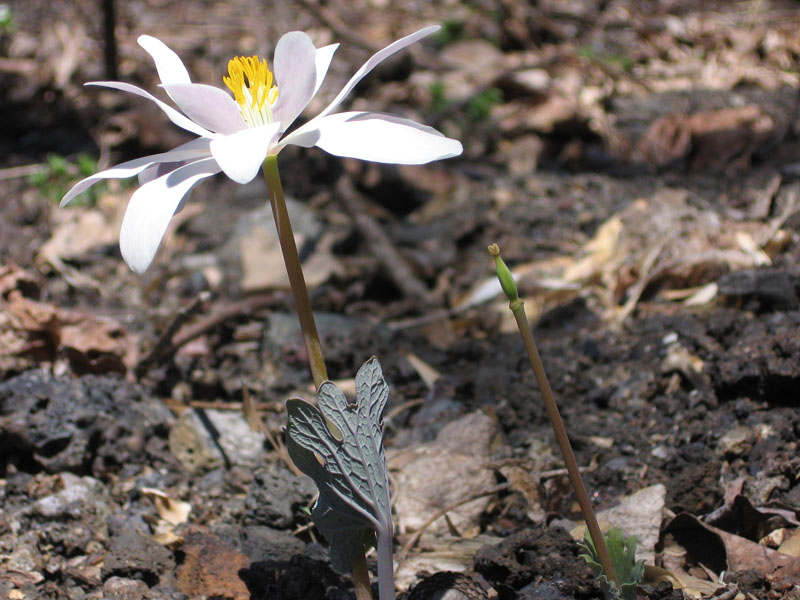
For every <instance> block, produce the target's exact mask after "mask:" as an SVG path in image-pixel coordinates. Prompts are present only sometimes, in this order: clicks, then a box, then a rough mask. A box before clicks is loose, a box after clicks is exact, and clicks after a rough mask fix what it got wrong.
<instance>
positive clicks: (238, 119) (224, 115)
mask: <svg viewBox="0 0 800 600" xmlns="http://www.w3.org/2000/svg"><path fill="white" fill-rule="evenodd" d="M162 87H163V88H164V89H165V90H166V91H167V93H168V94H169V95H170V97H171V98H172V99H173V100H174V101H175V104H177V105H178V107H179V108H180V109H181V110H182V111H183V113H184V114H185V115H186V116H187V117H189V118H190V119H191V120H192V121H194V122H195V123H197V124H198V125H200V126H201V127H205V128H206V129H209V130H211V131H214V132H217V133H224V134H229V133H235V132H237V131H240V130H242V129H244V128H245V127H247V124H246V123H245V122H244V119H243V118H242V114H241V113H240V112H239V106H238V105H237V104H236V102H235V101H234V99H233V98H231V97H230V95H229V94H228V93H227V92H225V91H223V90H221V89H219V88H217V87H214V86H212V85H205V84H202V83H175V84H169V85H164V86H162Z"/></svg>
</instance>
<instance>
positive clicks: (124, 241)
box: [119, 159, 219, 273]
mask: <svg viewBox="0 0 800 600" xmlns="http://www.w3.org/2000/svg"><path fill="white" fill-rule="evenodd" d="M215 173H219V166H218V165H217V163H216V161H215V160H213V159H206V160H200V161H197V162H194V163H192V164H189V165H186V166H185V167H180V168H179V169H176V170H175V171H173V172H172V173H169V174H168V175H164V176H162V177H159V178H158V179H154V180H153V181H151V182H149V183H146V184H145V185H143V186H142V187H140V188H139V189H138V190H136V192H135V193H134V194H133V196H131V200H130V202H129V203H128V208H127V210H126V211H125V217H124V218H123V219H122V229H121V230H120V233H119V247H120V250H121V251H122V258H124V259H125V262H126V263H128V266H130V268H131V269H133V270H134V271H136V272H137V273H143V272H144V271H145V270H146V269H147V267H149V266H150V263H151V262H152V261H153V257H154V256H155V254H156V250H158V246H159V245H160V244H161V239H162V238H163V237H164V233H165V232H166V231H167V226H168V225H169V221H170V219H172V215H174V214H175V210H176V209H177V208H178V206H179V205H180V203H181V200H182V199H183V197H184V196H185V195H186V194H187V193H188V192H189V190H191V189H192V187H193V186H194V185H195V184H197V183H198V182H199V181H200V180H202V179H204V178H206V177H209V176H211V175H214V174H215Z"/></svg>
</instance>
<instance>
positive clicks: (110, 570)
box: [101, 530, 175, 586]
mask: <svg viewBox="0 0 800 600" xmlns="http://www.w3.org/2000/svg"><path fill="white" fill-rule="evenodd" d="M174 568H175V559H174V558H173V556H172V552H170V551H169V550H167V549H166V548H164V546H162V545H161V544H159V543H158V542H156V541H155V540H153V539H151V538H149V537H147V536H144V535H142V534H141V533H139V532H138V531H135V530H127V531H123V532H122V533H121V534H120V535H119V536H116V537H113V538H111V549H110V551H109V553H108V554H107V555H106V559H105V561H104V563H103V569H102V571H101V574H102V577H103V579H106V578H108V577H111V576H114V575H116V576H118V577H131V578H136V579H140V580H142V581H144V582H145V583H146V584H148V585H151V586H152V585H155V584H156V583H159V582H162V579H164V578H165V577H167V578H169V577H170V576H171V574H172V571H173V569H174Z"/></svg>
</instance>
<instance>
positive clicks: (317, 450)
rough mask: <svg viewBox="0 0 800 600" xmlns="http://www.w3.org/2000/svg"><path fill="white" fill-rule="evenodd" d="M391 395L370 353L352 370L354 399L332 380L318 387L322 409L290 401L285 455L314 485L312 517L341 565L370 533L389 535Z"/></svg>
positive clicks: (346, 564) (336, 564)
mask: <svg viewBox="0 0 800 600" xmlns="http://www.w3.org/2000/svg"><path fill="white" fill-rule="evenodd" d="M388 395H389V387H388V385H387V384H386V380H385V379H384V378H383V374H382V372H381V367H380V364H379V363H378V360H377V359H375V358H372V359H370V360H369V361H367V362H366V363H365V364H364V365H363V366H362V367H361V369H359V371H358V374H357V375H356V402H355V404H350V403H349V402H348V401H347V398H346V397H345V395H344V394H343V393H342V391H341V390H340V389H339V388H337V387H336V385H335V384H334V383H332V382H330V381H325V382H323V383H322V385H321V386H320V389H319V392H318V394H317V401H318V403H319V408H317V407H316V406H314V405H312V404H309V403H308V402H305V401H303V400H299V399H292V400H289V401H288V402H287V410H288V413H289V425H288V428H287V434H288V441H287V448H288V450H289V455H290V456H291V458H292V460H293V461H294V463H295V464H296V465H297V467H298V468H299V469H300V470H301V471H303V472H304V473H305V474H306V475H308V476H310V477H311V478H312V479H314V482H315V483H316V484H317V488H318V489H319V494H320V495H319V499H318V500H317V503H316V504H315V505H314V508H313V510H312V517H313V519H314V523H315V524H316V525H317V527H318V528H319V530H320V531H321V532H322V534H323V535H324V536H325V538H326V539H327V540H328V543H329V544H330V546H331V558H332V562H333V564H334V567H335V568H337V569H339V570H344V571H346V570H350V569H351V568H352V566H353V561H354V560H355V558H356V557H357V556H358V554H359V553H360V552H361V551H362V548H363V545H364V543H365V541H368V540H370V539H371V537H372V536H373V532H377V534H378V535H379V536H380V535H389V536H391V528H392V521H391V504H390V499H389V479H388V474H387V471H386V456H385V453H384V449H383V423H382V416H383V410H384V408H385V407H386V401H387V398H388ZM330 425H332V426H333V428H335V430H336V434H334V432H333V431H331V427H330Z"/></svg>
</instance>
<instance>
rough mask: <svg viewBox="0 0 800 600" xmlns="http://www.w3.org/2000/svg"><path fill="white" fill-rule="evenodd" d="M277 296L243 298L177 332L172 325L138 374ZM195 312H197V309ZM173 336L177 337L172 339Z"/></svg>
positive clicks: (139, 367) (146, 358) (182, 321)
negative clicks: (228, 321)
mask: <svg viewBox="0 0 800 600" xmlns="http://www.w3.org/2000/svg"><path fill="white" fill-rule="evenodd" d="M275 298H276V296H275V295H274V294H268V295H267V294H262V295H258V296H252V297H250V298H246V299H245V300H241V301H240V302H234V303H232V304H229V305H227V306H223V307H222V308H221V309H219V310H218V311H216V312H215V313H213V314H211V315H209V316H208V317H206V318H205V319H203V320H201V321H199V322H197V323H195V324H194V325H191V326H186V327H185V328H184V329H183V330H181V331H179V332H177V333H176V328H174V327H172V326H170V327H169V328H168V331H167V332H169V333H170V335H169V337H167V336H166V333H165V334H164V335H162V336H161V338H160V339H159V341H158V342H156V345H155V347H154V348H153V350H151V351H150V353H149V354H148V355H147V356H146V357H145V358H143V359H142V360H141V361H140V362H139V366H137V367H136V373H137V375H138V376H139V377H141V376H143V375H144V374H146V373H147V371H148V370H149V369H150V367H152V366H153V364H154V363H156V362H161V361H164V360H166V359H167V358H169V357H171V356H173V355H174V354H175V353H176V352H177V351H178V350H179V349H180V348H181V347H182V346H184V345H185V344H188V343H189V342H191V341H192V340H193V339H195V338H198V337H200V336H201V335H203V334H204V333H206V332H207V331H209V330H211V329H213V328H214V327H217V326H218V325H220V324H221V323H224V322H225V321H227V320H229V319H232V318H234V317H238V316H240V315H247V314H250V313H252V312H253V311H255V310H258V309H259V308H263V307H265V306H270V305H272V304H274V303H275ZM194 306H195V305H194V303H193V304H192V307H194ZM192 307H190V308H192ZM194 312H196V310H195V311H194ZM193 314H194V313H193ZM188 316H191V315H188ZM179 318H181V316H180V313H179V314H178V315H177V316H176V317H175V319H176V320H177V319H179ZM187 320H188V318H185V319H183V318H181V324H180V325H182V324H183V323H185V322H186V321H187ZM173 324H174V322H173ZM180 325H179V327H180ZM173 336H174V338H175V339H172V337H173ZM162 340H163V342H162ZM157 349H158V350H157ZM140 370H141V372H140Z"/></svg>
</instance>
